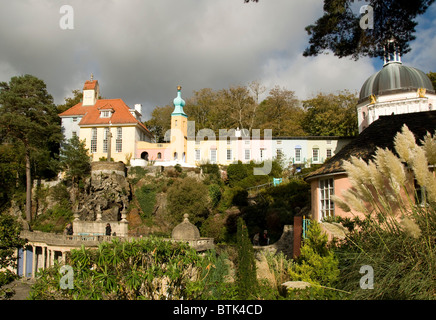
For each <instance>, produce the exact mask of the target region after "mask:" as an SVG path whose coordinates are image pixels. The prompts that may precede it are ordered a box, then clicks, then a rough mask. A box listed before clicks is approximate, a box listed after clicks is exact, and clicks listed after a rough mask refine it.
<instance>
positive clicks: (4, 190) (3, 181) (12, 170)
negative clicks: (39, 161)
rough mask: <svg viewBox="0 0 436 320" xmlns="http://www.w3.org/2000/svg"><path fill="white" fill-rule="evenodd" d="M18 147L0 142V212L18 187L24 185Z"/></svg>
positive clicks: (21, 159) (22, 167)
mask: <svg viewBox="0 0 436 320" xmlns="http://www.w3.org/2000/svg"><path fill="white" fill-rule="evenodd" d="M20 153H21V152H20V151H19V145H12V144H2V143H1V141H0V212H1V211H2V210H1V209H2V207H3V206H6V205H7V204H8V203H9V201H10V200H11V199H12V197H13V195H14V192H15V191H16V190H17V183H18V187H19V186H20V185H23V184H24V179H23V178H24V175H23V173H24V163H23V158H22V157H20Z"/></svg>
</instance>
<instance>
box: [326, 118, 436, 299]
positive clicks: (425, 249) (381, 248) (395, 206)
mask: <svg viewBox="0 0 436 320" xmlns="http://www.w3.org/2000/svg"><path fill="white" fill-rule="evenodd" d="M394 142H395V144H394V146H395V151H396V153H397V154H398V157H397V156H396V155H395V154H394V153H393V152H392V151H390V150H387V149H377V151H376V154H375V156H374V159H373V160H371V161H369V162H368V163H366V162H364V161H363V160H361V159H357V158H351V159H350V161H349V162H346V163H345V164H344V169H345V170H346V172H347V174H348V177H349V179H350V182H351V186H352V188H351V189H349V190H345V191H344V192H343V193H342V197H338V196H334V197H333V201H334V202H335V204H336V205H338V207H340V208H342V209H343V210H344V211H346V212H352V213H353V212H354V213H356V212H360V213H363V214H364V215H365V217H366V218H365V219H364V220H359V221H358V222H357V223H356V224H357V228H355V229H354V230H353V231H352V232H350V233H349V234H348V235H347V237H346V239H345V240H344V242H342V243H341V244H339V245H338V247H337V249H336V251H335V253H336V254H337V256H338V257H339V261H340V265H339V267H340V270H341V277H340V279H341V282H340V284H339V287H340V289H342V290H346V291H349V292H352V299H436V262H435V257H436V177H435V174H434V171H431V170H430V169H429V165H430V166H431V165H434V164H435V163H436V141H435V137H434V136H431V135H430V134H427V135H426V136H425V138H424V140H422V141H421V146H419V145H417V144H416V142H415V137H414V135H413V133H412V132H411V131H410V130H409V129H408V128H407V126H404V127H403V128H402V130H401V132H400V133H398V134H397V136H396V137H395V141H394ZM413 179H415V180H416V184H417V185H418V188H420V189H421V192H422V193H424V194H425V200H426V201H425V202H424V203H421V199H418V194H417V193H416V190H415V189H414V182H413V181H414V180H413ZM356 221H357V220H356ZM362 265H371V266H372V267H373V269H374V274H375V275H376V277H375V279H374V289H373V290H363V289H360V288H359V287H358V284H359V280H360V277H361V275H360V274H359V273H358V271H359V268H360V267H361V266H362Z"/></svg>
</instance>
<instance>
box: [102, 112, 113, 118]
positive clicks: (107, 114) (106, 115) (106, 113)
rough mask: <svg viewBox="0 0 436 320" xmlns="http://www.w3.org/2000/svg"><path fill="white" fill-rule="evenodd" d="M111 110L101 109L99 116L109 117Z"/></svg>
mask: <svg viewBox="0 0 436 320" xmlns="http://www.w3.org/2000/svg"><path fill="white" fill-rule="evenodd" d="M111 115H112V112H111V111H110V110H103V111H101V112H100V118H110V117H111Z"/></svg>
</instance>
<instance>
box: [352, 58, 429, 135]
mask: <svg viewBox="0 0 436 320" xmlns="http://www.w3.org/2000/svg"><path fill="white" fill-rule="evenodd" d="M435 103H436V94H435V91H434V89H433V85H432V83H431V81H430V79H429V77H428V76H427V75H426V74H425V73H424V72H422V71H421V70H418V69H416V68H413V67H408V66H405V65H403V64H402V62H401V58H400V56H399V55H397V54H394V56H393V60H391V61H387V62H385V64H384V66H383V69H382V70H380V71H378V72H377V73H375V74H373V75H372V76H370V77H369V78H368V79H367V80H366V81H365V82H364V84H363V86H362V89H361V90H360V95H359V102H358V105H357V116H358V124H359V133H360V132H362V131H363V130H365V129H366V128H367V127H368V126H369V125H370V124H371V123H372V122H374V121H376V120H377V119H378V118H379V117H380V116H387V115H392V114H404V113H414V112H423V111H431V110H435Z"/></svg>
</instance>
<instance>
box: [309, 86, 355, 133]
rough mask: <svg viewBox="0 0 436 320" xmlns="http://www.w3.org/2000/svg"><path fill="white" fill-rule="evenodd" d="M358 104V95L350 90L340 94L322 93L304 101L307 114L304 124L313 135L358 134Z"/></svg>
mask: <svg viewBox="0 0 436 320" xmlns="http://www.w3.org/2000/svg"><path fill="white" fill-rule="evenodd" d="M356 104H357V96H356V95H355V94H352V93H349V92H348V91H343V92H341V93H339V94H338V95H334V94H322V93H320V94H318V95H317V96H316V97H314V98H312V99H309V100H306V101H303V107H304V108H305V109H306V114H305V116H304V119H303V121H302V126H303V128H304V130H305V131H306V132H307V133H308V134H309V135H313V136H345V137H351V136H356V135H357V134H358V130H357V114H356V110H355V108H356Z"/></svg>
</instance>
